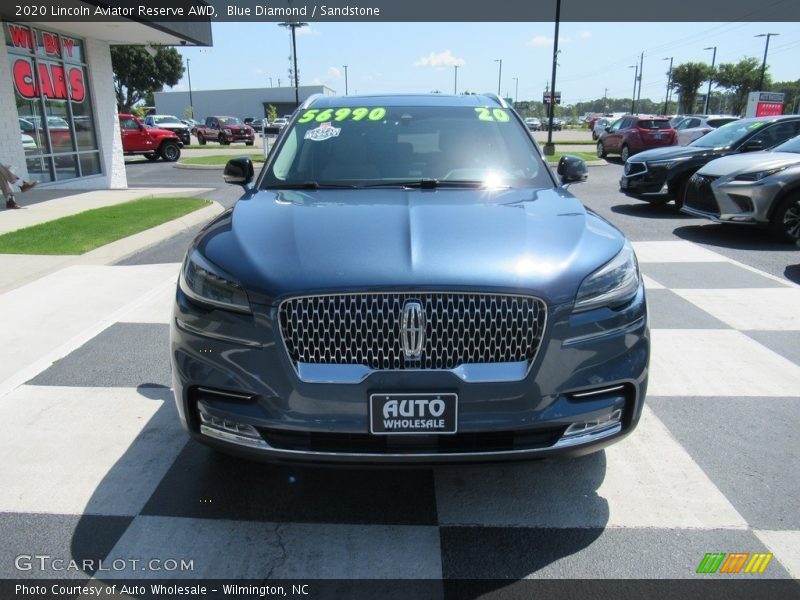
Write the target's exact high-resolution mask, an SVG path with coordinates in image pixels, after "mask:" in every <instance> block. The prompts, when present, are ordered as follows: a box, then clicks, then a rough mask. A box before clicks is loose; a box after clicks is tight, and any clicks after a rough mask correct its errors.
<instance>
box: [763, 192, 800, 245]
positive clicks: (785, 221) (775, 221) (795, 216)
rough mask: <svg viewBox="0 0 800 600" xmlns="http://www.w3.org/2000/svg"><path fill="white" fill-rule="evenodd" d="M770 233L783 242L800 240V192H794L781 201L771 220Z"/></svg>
mask: <svg viewBox="0 0 800 600" xmlns="http://www.w3.org/2000/svg"><path fill="white" fill-rule="evenodd" d="M769 232H770V234H771V235H772V236H773V237H775V238H776V239H778V240H780V241H781V242H795V241H797V240H798V239H800V192H794V193H792V194H790V195H789V196H786V197H785V198H784V199H783V200H781V201H780V203H779V204H778V206H777V207H775V210H774V211H773V212H772V217H771V218H770V220H769Z"/></svg>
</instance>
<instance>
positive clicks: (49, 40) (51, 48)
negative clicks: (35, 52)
mask: <svg viewBox="0 0 800 600" xmlns="http://www.w3.org/2000/svg"><path fill="white" fill-rule="evenodd" d="M42 41H43V42H44V51H45V52H47V54H51V55H53V56H61V43H60V42H59V41H58V36H57V35H53V34H52V33H44V32H42Z"/></svg>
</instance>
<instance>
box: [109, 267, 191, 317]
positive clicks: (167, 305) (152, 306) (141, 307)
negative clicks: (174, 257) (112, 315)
mask: <svg viewBox="0 0 800 600" xmlns="http://www.w3.org/2000/svg"><path fill="white" fill-rule="evenodd" d="M179 268H180V265H176V266H175V281H168V282H167V283H166V284H165V285H161V286H159V287H158V288H156V289H154V290H153V291H152V292H151V293H150V294H148V295H147V297H145V298H144V299H143V300H142V302H140V303H139V304H137V305H136V306H133V307H131V309H130V310H127V311H125V312H124V313H123V314H122V315H120V318H119V322H120V323H162V324H169V322H170V319H171V318H172V307H173V304H174V303H175V286H176V281H177V277H178V269H179Z"/></svg>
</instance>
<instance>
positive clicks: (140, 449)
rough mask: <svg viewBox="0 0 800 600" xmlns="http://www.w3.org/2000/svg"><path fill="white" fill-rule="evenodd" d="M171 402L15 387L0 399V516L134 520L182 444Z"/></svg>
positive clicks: (160, 396) (166, 397)
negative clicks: (0, 419)
mask: <svg viewBox="0 0 800 600" xmlns="http://www.w3.org/2000/svg"><path fill="white" fill-rule="evenodd" d="M144 394H147V396H145V395H144ZM171 397H172V392H171V391H170V390H168V389H165V388H145V389H143V390H142V391H141V392H140V391H138V390H137V389H135V388H100V387H92V388H77V387H55V386H52V387H51V386H22V387H20V388H17V389H16V390H14V391H13V392H11V393H10V394H8V395H7V396H5V397H3V398H2V399H0V410H2V413H3V418H4V422H3V431H4V433H3V435H2V436H0V462H2V464H3V469H2V471H1V472H0V512H3V511H6V512H31V513H37V512H38V513H60V514H101V515H136V514H138V513H139V511H140V510H141V509H142V507H143V506H144V505H145V503H146V502H147V500H148V499H149V498H150V495H151V494H152V493H153V491H154V490H155V488H156V486H157V485H158V483H159V482H160V481H161V478H162V477H163V476H164V474H165V473H166V472H167V469H169V467H170V466H171V465H172V463H173V461H174V460H175V457H176V456H177V455H178V453H179V452H180V450H181V449H182V448H183V446H184V445H185V443H186V441H187V440H188V437H187V435H186V434H185V432H184V431H183V429H182V428H181V426H180V424H179V421H178V418H177V416H176V414H175V406H174V402H173V401H172V399H171Z"/></svg>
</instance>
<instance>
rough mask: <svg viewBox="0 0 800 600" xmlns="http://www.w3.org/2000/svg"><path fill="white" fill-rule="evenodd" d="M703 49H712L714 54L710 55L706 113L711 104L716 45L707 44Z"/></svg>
mask: <svg viewBox="0 0 800 600" xmlns="http://www.w3.org/2000/svg"><path fill="white" fill-rule="evenodd" d="M703 50H713V51H714V54H712V55H711V76H710V77H709V78H708V93H707V94H706V109H705V111H704V112H705V113H706V114H708V107H709V106H711V80H712V79H714V64H715V63H716V62H717V47H716V46H709V47H708V48H703Z"/></svg>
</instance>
